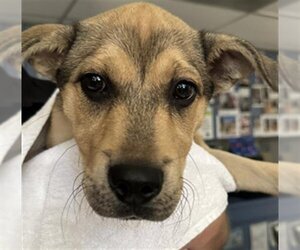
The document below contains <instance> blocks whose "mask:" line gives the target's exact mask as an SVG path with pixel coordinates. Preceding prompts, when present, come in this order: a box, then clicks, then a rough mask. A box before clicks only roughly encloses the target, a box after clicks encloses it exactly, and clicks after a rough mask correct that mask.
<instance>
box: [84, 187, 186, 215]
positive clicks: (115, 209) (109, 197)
mask: <svg viewBox="0 0 300 250" xmlns="http://www.w3.org/2000/svg"><path fill="white" fill-rule="evenodd" d="M85 194H86V198H87V201H88V203H89V205H90V206H91V208H92V209H93V210H94V212H95V213H97V214H98V215H100V216H103V217H109V218H116V219H121V220H149V221H163V220H165V219H167V218H168V217H169V216H171V214H172V213H173V212H174V210H175V208H176V206H177V204H178V202H179V199H180V196H179V197H173V198H172V200H171V199H170V198H161V199H157V200H156V201H155V202H149V203H147V204H145V205H143V206H139V207H130V206H127V205H126V204H124V203H122V202H120V201H118V200H117V199H116V198H115V197H114V195H113V194H110V193H103V194H101V193H100V192H97V191H95V190H85ZM168 197H169V196H168Z"/></svg>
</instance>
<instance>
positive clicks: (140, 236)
mask: <svg viewBox="0 0 300 250" xmlns="http://www.w3.org/2000/svg"><path fill="white" fill-rule="evenodd" d="M53 98H54V97H52V98H51V99H50V101H49V102H48V103H47V104H46V105H45V106H44V108H43V109H42V111H40V112H39V113H40V114H43V115H44V114H45V113H47V112H48V113H49V112H50V110H51V107H52V105H53V100H54V99H53ZM40 117H41V118H40V119H39V117H38V115H37V117H35V118H32V119H31V121H28V122H27V124H26V125H25V129H24V131H23V133H24V135H23V138H27V139H28V142H30V143H31V144H32V143H33V142H34V138H36V136H37V133H36V131H40V130H41V126H42V125H43V124H42V123H40V122H32V121H33V120H34V119H35V120H36V119H39V120H36V121H41V120H44V121H45V117H44V116H43V117H42V116H40ZM23 140H24V139H23ZM23 143H26V141H25V142H24V141H23ZM29 148H30V147H29V144H28V143H26V149H25V152H27V151H28V149H29ZM82 170H83V168H82V166H81V165H80V164H79V152H78V148H77V146H76V143H75V141H74V140H70V141H67V142H64V143H62V144H60V145H57V146H55V147H53V148H50V149H48V150H46V151H44V152H42V153H40V154H38V155H37V156H35V157H34V158H32V159H31V160H29V161H27V162H26V163H24V165H23V194H22V195H23V244H24V249H155V250H157V249H178V248H180V247H182V246H184V245H185V244H187V243H188V242H189V241H191V240H192V239H193V238H194V237H196V236H197V235H198V234H200V233H201V232H202V231H203V230H204V229H205V228H206V227H207V226H209V225H210V224H211V223H212V222H213V221H214V220H215V219H217V218H218V217H219V216H220V215H221V214H222V212H223V211H224V210H225V208H226V206H227V192H228V191H234V190H235V189H236V185H235V183H234V180H233V178H232V176H231V175H230V174H229V172H228V171H227V170H226V168H225V167H224V166H223V164H222V163H220V162H219V161H218V160H217V159H215V158H214V157H213V156H211V155H210V154H209V153H208V152H206V151H205V150H204V149H203V148H201V147H199V146H198V145H196V144H195V143H193V145H192V148H191V150H190V152H189V156H188V157H187V160H186V168H185V172H184V178H186V179H187V180H188V181H189V183H191V186H192V187H193V188H192V189H191V187H189V186H187V185H186V186H185V187H186V193H185V194H186V196H187V201H186V200H185V199H184V198H182V199H181V201H180V202H179V204H178V206H177V208H176V210H175V212H174V213H173V214H172V215H171V216H170V217H169V218H168V219H166V220H165V221H163V222H150V221H145V220H143V221H123V220H119V219H111V218H105V217H101V216H99V215H97V214H95V213H94V212H93V210H92V209H91V208H90V207H89V205H88V202H87V201H86V199H85V197H84V196H83V192H80V193H79V194H78V195H76V200H74V199H73V198H72V196H71V199H69V201H68V198H69V197H70V195H71V193H72V191H73V189H74V188H76V187H77V186H78V185H79V183H80V178H78V179H77V180H76V182H75V183H74V180H75V179H76V176H77V175H78V174H79V173H80V172H81V171H82Z"/></svg>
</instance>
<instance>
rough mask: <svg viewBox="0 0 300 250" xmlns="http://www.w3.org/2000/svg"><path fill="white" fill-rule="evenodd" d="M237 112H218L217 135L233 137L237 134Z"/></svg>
mask: <svg viewBox="0 0 300 250" xmlns="http://www.w3.org/2000/svg"><path fill="white" fill-rule="evenodd" d="M238 117H239V113H238V111H237V110H232V111H222V112H219V114H218V117H217V136H218V137H219V138H233V137H238V136H239V120H238Z"/></svg>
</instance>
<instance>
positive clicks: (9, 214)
mask: <svg viewBox="0 0 300 250" xmlns="http://www.w3.org/2000/svg"><path fill="white" fill-rule="evenodd" d="M20 132H21V113H20V112H18V113H17V114H15V115H14V116H13V117H11V118H10V119H8V120H7V121H6V122H4V123H3V124H0V201H1V203H0V248H1V249H21V246H22V242H21V239H22V237H21V227H22V222H21V219H22V217H21V157H20V155H18V156H15V157H13V158H11V159H7V154H8V152H9V151H10V149H11V148H12V146H13V145H14V143H15V142H16V140H17V138H18V137H19V136H20Z"/></svg>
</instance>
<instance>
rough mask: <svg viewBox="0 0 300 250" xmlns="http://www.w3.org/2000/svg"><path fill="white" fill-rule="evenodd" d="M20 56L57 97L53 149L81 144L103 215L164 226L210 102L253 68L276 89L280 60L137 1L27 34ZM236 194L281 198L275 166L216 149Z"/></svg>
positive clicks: (90, 192)
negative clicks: (48, 82) (51, 84)
mask: <svg viewBox="0 0 300 250" xmlns="http://www.w3.org/2000/svg"><path fill="white" fill-rule="evenodd" d="M22 41H23V42H22V50H23V57H24V60H27V61H28V62H29V63H30V64H31V65H32V66H33V67H34V68H35V69H36V71H37V72H38V73H40V74H42V75H44V76H47V77H48V78H49V79H51V80H52V81H55V82H56V83H57V87H58V88H59V90H60V94H59V96H58V97H57V100H56V104H55V106H54V108H53V111H52V115H51V123H50V126H49V129H48V131H47V140H46V145H47V147H51V146H53V145H56V144H58V143H61V142H63V141H65V140H68V139H70V138H72V137H74V138H75V140H76V142H77V144H78V147H79V149H80V153H81V156H82V159H83V164H84V178H83V180H84V187H85V188H84V192H85V194H86V197H87V199H88V202H89V204H90V206H91V207H92V208H93V209H94V211H95V212H96V213H98V214H99V215H102V216H107V217H116V218H123V219H146V220H152V221H161V220H164V219H166V218H167V217H168V216H170V215H171V214H172V212H173V211H174V209H175V207H176V205H177V203H178V201H179V198H180V195H181V189H182V185H183V183H182V175H183V170H184V166H185V159H186V156H187V154H188V152H189V150H190V147H191V144H192V141H193V140H194V137H195V140H196V142H197V143H199V144H200V145H202V146H204V147H206V148H207V146H206V145H205V144H204V142H203V140H202V139H201V136H199V135H197V133H196V131H198V129H199V128H200V126H201V124H202V121H203V117H204V115H205V110H206V107H207V105H208V102H209V100H210V99H211V98H212V97H213V96H215V95H217V94H219V93H222V92H224V91H226V90H228V89H229V88H230V87H231V86H233V85H234V84H235V83H236V82H238V81H239V80H241V79H243V78H245V77H247V76H248V75H249V74H250V73H252V72H254V71H256V72H257V73H258V74H259V75H260V76H261V77H262V79H263V80H264V81H265V82H266V83H267V84H268V85H269V86H271V87H272V88H273V89H277V64H276V63H275V62H273V61H272V60H270V59H269V58H267V57H265V56H264V55H262V54H260V53H259V52H258V51H257V50H256V49H255V48H254V47H253V46H252V45H251V44H250V43H249V42H247V41H245V40H242V39H239V38H237V37H234V36H231V35H225V34H217V33H211V32H205V31H200V32H199V31H197V30H194V29H192V28H191V27H189V26H188V25H187V24H186V23H184V22H183V21H182V20H180V19H179V18H177V17H175V16H173V15H172V14H170V13H168V12H167V11H165V10H163V9H161V8H159V7H156V6H154V5H152V4H147V3H134V4H129V5H125V6H123V7H120V8H117V9H114V10H111V11H108V12H105V13H103V14H100V15H98V16H95V17H91V18H89V19H86V20H84V21H81V22H79V23H77V24H75V25H73V26H68V25H59V24H47V25H38V26H35V27H32V28H30V29H28V30H26V31H24V32H23V37H22ZM207 150H209V152H210V153H212V154H213V155H215V156H216V157H217V158H219V159H220V160H221V161H222V162H223V163H224V164H225V166H226V167H227V168H228V169H229V171H230V172H231V174H232V175H233V176H234V178H235V180H236V183H237V185H238V188H239V189H241V190H248V191H261V192H266V193H272V194H275V193H276V192H277V165H276V164H272V163H262V162H256V161H252V160H249V159H245V158H242V157H239V156H235V155H231V154H229V153H227V152H223V151H219V150H212V149H209V148H207Z"/></svg>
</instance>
